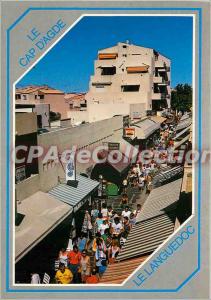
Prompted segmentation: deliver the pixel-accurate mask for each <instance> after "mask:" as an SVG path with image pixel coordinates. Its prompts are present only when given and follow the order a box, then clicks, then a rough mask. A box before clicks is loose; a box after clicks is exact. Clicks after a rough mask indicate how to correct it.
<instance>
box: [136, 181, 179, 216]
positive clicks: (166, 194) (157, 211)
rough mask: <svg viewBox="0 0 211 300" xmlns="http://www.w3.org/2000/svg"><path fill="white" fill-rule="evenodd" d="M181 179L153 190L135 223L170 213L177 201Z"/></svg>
mask: <svg viewBox="0 0 211 300" xmlns="http://www.w3.org/2000/svg"><path fill="white" fill-rule="evenodd" d="M181 184H182V179H177V180H175V181H173V182H171V183H168V184H165V185H163V186H161V187H158V188H156V189H153V190H152V191H151V193H150V194H149V197H148V198H147V200H146V201H145V202H144V205H143V207H142V210H141V213H140V214H139V216H138V217H137V219H136V221H137V222H141V221H144V220H147V219H150V218H153V217H155V216H159V215H162V214H164V213H165V212H166V211H170V210H171V209H172V208H173V207H174V205H173V204H176V202H177V201H178V200H179V197H180V191H181Z"/></svg>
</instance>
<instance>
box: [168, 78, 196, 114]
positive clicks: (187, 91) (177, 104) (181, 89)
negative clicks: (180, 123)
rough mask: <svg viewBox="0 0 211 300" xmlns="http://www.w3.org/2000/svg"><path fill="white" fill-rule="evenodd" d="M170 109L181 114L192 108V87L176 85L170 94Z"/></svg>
mask: <svg viewBox="0 0 211 300" xmlns="http://www.w3.org/2000/svg"><path fill="white" fill-rule="evenodd" d="M171 107H172V108H173V109H174V110H180V111H182V112H184V111H189V110H190V109H191V107H192V87H191V86H190V85H189V84H187V83H186V84H178V85H177V86H176V87H175V89H174V90H173V91H172V92H171Z"/></svg>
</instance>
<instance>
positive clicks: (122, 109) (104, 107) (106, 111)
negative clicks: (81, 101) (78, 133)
mask: <svg viewBox="0 0 211 300" xmlns="http://www.w3.org/2000/svg"><path fill="white" fill-rule="evenodd" d="M88 113H89V122H96V121H100V120H103V119H109V118H112V117H113V116H115V115H128V114H129V113H130V105H129V104H128V103H115V104H114V103H105V104H101V103H100V104H97V103H95V104H93V103H90V104H89V106H88Z"/></svg>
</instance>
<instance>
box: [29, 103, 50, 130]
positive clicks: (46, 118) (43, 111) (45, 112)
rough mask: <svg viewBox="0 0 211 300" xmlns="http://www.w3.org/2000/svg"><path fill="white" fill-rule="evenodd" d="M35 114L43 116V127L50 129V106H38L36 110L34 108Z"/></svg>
mask: <svg viewBox="0 0 211 300" xmlns="http://www.w3.org/2000/svg"><path fill="white" fill-rule="evenodd" d="M33 112H35V113H37V115H41V116H42V127H43V128H44V127H49V124H50V123H49V122H50V115H49V113H50V107H49V105H48V104H44V103H43V104H37V105H36V106H35V108H33Z"/></svg>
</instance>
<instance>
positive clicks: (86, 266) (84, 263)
mask: <svg viewBox="0 0 211 300" xmlns="http://www.w3.org/2000/svg"><path fill="white" fill-rule="evenodd" d="M80 268H81V281H82V283H85V282H86V279H87V277H88V276H90V270H91V265H90V257H89V256H88V255H87V251H86V250H85V249H84V250H83V251H82V252H81V260H80Z"/></svg>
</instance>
